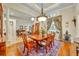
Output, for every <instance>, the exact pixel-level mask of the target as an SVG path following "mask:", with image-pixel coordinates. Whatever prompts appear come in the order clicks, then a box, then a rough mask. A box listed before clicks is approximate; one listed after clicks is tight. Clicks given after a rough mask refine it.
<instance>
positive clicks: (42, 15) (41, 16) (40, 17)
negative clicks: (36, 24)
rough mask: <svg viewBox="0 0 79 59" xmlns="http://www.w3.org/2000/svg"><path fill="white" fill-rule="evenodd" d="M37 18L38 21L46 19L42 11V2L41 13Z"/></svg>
mask: <svg viewBox="0 0 79 59" xmlns="http://www.w3.org/2000/svg"><path fill="white" fill-rule="evenodd" d="M37 20H38V21H40V22H41V21H46V20H47V16H46V15H45V14H44V13H43V3H42V4H41V14H40V16H38V17H37Z"/></svg>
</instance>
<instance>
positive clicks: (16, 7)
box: [3, 3, 74, 19]
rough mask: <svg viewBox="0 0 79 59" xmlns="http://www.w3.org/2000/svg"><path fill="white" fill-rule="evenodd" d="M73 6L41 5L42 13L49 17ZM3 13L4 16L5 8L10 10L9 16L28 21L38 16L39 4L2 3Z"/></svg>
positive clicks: (59, 4)
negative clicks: (57, 11)
mask: <svg viewBox="0 0 79 59" xmlns="http://www.w3.org/2000/svg"><path fill="white" fill-rule="evenodd" d="M72 5H74V4H73V3H43V8H44V13H45V14H46V15H48V16H49V15H50V14H51V13H53V12H54V11H56V10H59V9H63V8H65V7H68V6H72ZM3 6H4V13H5V14H6V11H7V8H9V10H10V16H12V17H16V18H22V19H30V18H32V17H37V16H39V15H40V11H41V6H42V4H41V3H4V4H3Z"/></svg>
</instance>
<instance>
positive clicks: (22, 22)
mask: <svg viewBox="0 0 79 59" xmlns="http://www.w3.org/2000/svg"><path fill="white" fill-rule="evenodd" d="M16 25H17V29H18V28H19V26H20V25H24V26H30V25H32V21H31V20H24V19H16Z"/></svg>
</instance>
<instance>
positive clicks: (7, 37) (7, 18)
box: [6, 8, 10, 45]
mask: <svg viewBox="0 0 79 59" xmlns="http://www.w3.org/2000/svg"><path fill="white" fill-rule="evenodd" d="M6 10H7V11H6V45H7V43H8V42H9V40H10V38H9V36H10V35H9V9H8V8H7V9H6Z"/></svg>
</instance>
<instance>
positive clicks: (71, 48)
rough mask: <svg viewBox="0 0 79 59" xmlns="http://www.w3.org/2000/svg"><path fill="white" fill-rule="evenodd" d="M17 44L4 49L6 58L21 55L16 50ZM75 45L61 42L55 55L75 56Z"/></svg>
mask: <svg viewBox="0 0 79 59" xmlns="http://www.w3.org/2000/svg"><path fill="white" fill-rule="evenodd" d="M18 44H20V43H17V44H14V45H12V46H9V47H6V56H20V55H22V53H20V52H19V50H18V49H17V47H18ZM75 47H76V45H75V43H69V42H64V41H61V47H60V49H59V51H58V53H57V55H58V56H76V49H75Z"/></svg>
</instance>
